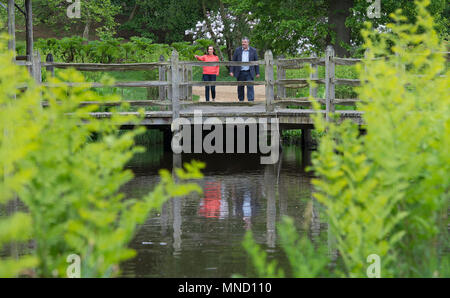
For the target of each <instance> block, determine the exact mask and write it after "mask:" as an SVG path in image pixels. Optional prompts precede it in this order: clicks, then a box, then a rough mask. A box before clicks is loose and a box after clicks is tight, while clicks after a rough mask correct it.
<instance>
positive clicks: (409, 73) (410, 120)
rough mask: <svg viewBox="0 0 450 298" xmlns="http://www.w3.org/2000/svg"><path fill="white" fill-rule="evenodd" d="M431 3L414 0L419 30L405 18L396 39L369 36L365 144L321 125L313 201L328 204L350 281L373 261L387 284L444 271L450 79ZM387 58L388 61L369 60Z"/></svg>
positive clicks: (350, 127) (363, 92) (347, 130)
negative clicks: (441, 248)
mask: <svg viewBox="0 0 450 298" xmlns="http://www.w3.org/2000/svg"><path fill="white" fill-rule="evenodd" d="M428 3H429V1H416V4H417V7H418V15H417V23H416V24H408V23H405V22H404V21H405V18H404V17H403V16H401V14H400V12H397V13H396V14H395V15H393V18H394V20H395V21H396V23H395V24H389V25H388V28H390V29H391V30H392V31H391V32H390V33H386V34H377V33H375V32H374V31H373V30H370V27H369V29H368V30H364V31H363V36H364V37H365V46H366V48H367V49H369V53H370V56H369V57H368V59H365V60H364V64H365V68H366V69H367V70H368V71H365V70H364V68H363V67H362V66H361V65H359V68H358V72H359V76H360V79H361V80H362V81H363V82H365V83H364V84H363V85H362V87H361V88H360V89H359V91H358V92H359V95H360V97H361V98H362V99H363V100H364V102H363V103H362V104H361V105H360V106H359V107H358V108H359V109H360V110H363V111H364V115H363V119H364V121H365V124H366V126H367V135H365V136H363V137H359V132H358V127H357V126H356V125H354V124H352V123H350V122H348V121H345V122H344V123H342V124H339V125H337V124H335V123H325V122H324V120H323V119H321V118H319V117H317V118H316V119H315V124H316V128H319V129H321V130H326V131H327V133H326V134H325V135H324V136H323V137H322V139H321V141H320V146H319V150H318V152H317V154H316V155H315V158H314V160H313V164H314V170H315V172H316V173H317V175H318V176H319V179H315V180H314V181H313V183H314V185H315V187H316V189H317V192H316V193H315V194H314V196H315V197H316V198H317V200H318V201H319V202H321V203H322V204H324V205H325V207H326V213H327V215H328V217H329V220H330V229H331V231H332V234H333V235H335V237H336V240H337V249H338V251H339V253H340V255H341V257H342V259H343V262H344V264H345V272H346V274H347V275H348V276H351V277H356V276H365V270H364V269H365V267H366V265H367V264H366V258H367V256H368V255H370V254H377V255H379V256H380V258H381V275H382V276H384V277H389V276H398V277H408V276H410V277H417V276H422V277H432V276H443V275H444V274H446V273H445V272H443V271H442V270H441V269H440V268H439V266H438V263H439V261H436V260H437V258H438V250H437V248H436V242H437V240H438V235H439V214H440V213H442V211H443V210H446V206H447V205H448V197H449V196H448V191H449V186H450V179H449V178H448V174H447V173H448V172H449V170H450V162H449V161H450V160H449V155H448V153H447V150H446V148H449V142H450V131H449V129H450V125H449V123H450V118H449V116H450V111H449V107H450V102H449V97H448V94H447V93H448V92H447V91H448V90H447V89H448V85H449V81H448V80H449V78H448V71H445V70H444V66H445V61H444V58H443V55H442V54H441V53H440V52H442V51H443V50H444V49H443V48H442V46H440V45H439V40H438V37H437V35H436V32H435V31H434V30H433V20H432V17H431V16H430V15H429V13H428V12H427V11H426V9H425V6H426V5H427V4H428ZM391 52H393V53H394V55H390V53H391ZM379 56H387V57H388V59H378V60H370V59H371V58H374V57H379ZM442 72H445V74H446V75H447V76H446V77H440V74H442ZM418 75H420V76H418ZM447 274H448V273H447Z"/></svg>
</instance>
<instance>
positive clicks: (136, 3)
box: [128, 0, 139, 22]
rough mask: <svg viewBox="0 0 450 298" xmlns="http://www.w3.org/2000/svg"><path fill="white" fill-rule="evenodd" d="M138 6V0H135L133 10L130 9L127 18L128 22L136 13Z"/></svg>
mask: <svg viewBox="0 0 450 298" xmlns="http://www.w3.org/2000/svg"><path fill="white" fill-rule="evenodd" d="M138 6H139V3H138V0H136V2H135V3H134V7H133V10H132V11H131V14H130V17H129V18H128V22H130V21H132V20H133V19H134V16H135V15H136V11H137V9H138Z"/></svg>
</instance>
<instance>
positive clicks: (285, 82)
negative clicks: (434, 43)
mask: <svg viewBox="0 0 450 298" xmlns="http://www.w3.org/2000/svg"><path fill="white" fill-rule="evenodd" d="M447 54H448V53H447ZM18 58H19V57H18ZM26 58H27V59H22V58H20V61H19V59H16V60H17V61H16V63H17V64H19V65H23V66H26V67H28V68H29V70H30V72H31V73H32V75H33V77H34V78H35V79H36V81H37V82H39V83H40V84H42V85H45V86H48V87H52V86H55V85H54V84H51V83H43V82H42V73H41V68H42V67H45V68H46V69H47V71H48V72H49V73H50V75H54V69H55V68H61V69H64V68H75V69H77V70H79V71H136V70H154V69H158V80H153V81H137V82H116V83H115V84H113V85H105V84H102V83H99V82H90V84H91V87H93V88H101V87H122V88H127V87H141V88H147V89H148V90H149V89H150V88H158V98H157V100H126V102H128V103H130V105H133V106H160V107H171V110H172V117H174V118H176V117H178V116H179V113H180V110H181V106H185V105H215V106H217V105H227V106H229V105H236V106H242V105H244V106H245V105H258V104H262V103H261V102H237V101H236V102H233V103H222V102H194V101H192V87H193V86H212V85H214V86H240V85H241V86H242V85H244V86H245V85H265V87H266V88H265V102H264V104H265V109H266V111H267V112H273V111H275V110H276V109H280V108H281V109H282V108H285V107H290V108H291V109H292V108H295V107H300V108H303V107H310V106H311V101H316V102H318V103H320V104H322V105H324V106H325V114H326V117H327V119H329V116H330V114H331V113H333V112H335V107H336V105H347V106H354V105H355V104H356V103H357V102H358V101H359V99H358V98H336V97H335V95H336V91H335V89H336V86H337V85H348V86H359V85H360V84H361V81H360V80H358V79H348V78H337V77H336V73H335V68H336V65H355V64H357V63H360V62H361V61H362V59H353V58H340V57H335V53H334V49H333V47H332V46H328V47H327V49H326V51H325V56H324V57H316V56H315V55H313V56H311V57H306V58H294V59H274V58H273V55H272V52H271V51H270V50H269V51H266V53H265V55H264V60H259V61H251V62H236V61H219V62H204V61H180V60H179V57H178V53H177V52H176V51H173V53H172V56H171V58H170V60H169V61H164V57H163V56H162V55H161V57H160V59H159V61H158V62H152V63H130V64H100V63H59V62H53V57H52V56H51V55H47V58H46V61H45V62H43V61H41V57H40V55H39V52H37V51H36V52H35V53H34V55H32V57H26ZM28 58H31V59H30V60H31V61H28ZM447 59H448V56H447ZM23 60H25V61H23ZM306 64H309V65H310V66H311V68H312V71H311V72H310V76H309V78H290V79H287V78H286V72H287V70H289V69H300V68H303V67H304V66H305V65H306ZM217 65H219V66H255V65H264V66H265V79H264V81H213V82H205V81H194V80H193V70H192V69H193V67H201V66H217ZM319 66H324V67H325V77H324V78H319V72H318V67H319ZM274 69H276V73H277V78H276V79H275V75H274ZM310 82H315V83H316V84H319V85H320V84H322V85H325V92H324V97H323V98H321V97H318V88H317V86H315V87H313V86H311V85H310ZM62 84H64V85H67V86H77V85H80V83H71V82H65V83H62ZM307 86H309V97H303V98H298V97H288V96H286V94H287V92H286V91H287V89H289V88H302V87H307ZM22 87H26V86H22ZM148 94H150V92H149V93H148ZM311 98H312V100H311ZM148 99H150V97H149V98H148ZM121 103H122V102H102V103H96V102H86V103H82V104H101V105H104V106H115V105H120V104H121Z"/></svg>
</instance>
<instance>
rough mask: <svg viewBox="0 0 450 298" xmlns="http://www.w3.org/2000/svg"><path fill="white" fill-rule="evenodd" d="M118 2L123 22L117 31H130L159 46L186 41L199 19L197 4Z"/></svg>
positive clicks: (145, 0) (140, 0)
mask: <svg viewBox="0 0 450 298" xmlns="http://www.w3.org/2000/svg"><path fill="white" fill-rule="evenodd" d="M115 2H118V1H115ZM120 2H121V3H123V15H122V17H125V18H126V21H125V22H124V23H123V25H122V26H121V28H120V29H124V30H131V31H132V32H135V33H138V34H140V35H141V36H143V37H147V38H151V39H153V40H154V41H156V42H158V43H169V44H170V43H173V42H178V41H182V40H185V39H186V37H185V31H186V30H187V29H189V28H192V27H193V26H194V25H195V23H196V22H197V20H199V19H201V18H202V5H201V1H199V0H196V1H178V0H169V1H167V0H129V1H120ZM207 5H209V4H207Z"/></svg>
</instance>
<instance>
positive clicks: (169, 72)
mask: <svg viewBox="0 0 450 298" xmlns="http://www.w3.org/2000/svg"><path fill="white" fill-rule="evenodd" d="M166 74H167V83H168V84H169V85H168V86H167V87H166V90H167V99H168V100H172V67H171V66H170V65H169V66H167V67H166Z"/></svg>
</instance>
